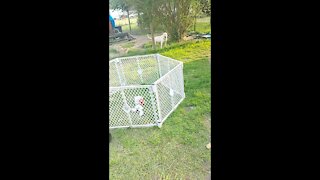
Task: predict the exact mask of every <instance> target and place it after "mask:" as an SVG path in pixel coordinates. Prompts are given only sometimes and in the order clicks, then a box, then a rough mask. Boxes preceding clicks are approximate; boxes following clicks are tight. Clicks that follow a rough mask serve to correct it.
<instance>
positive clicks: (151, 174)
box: [109, 41, 211, 179]
mask: <svg viewBox="0 0 320 180" xmlns="http://www.w3.org/2000/svg"><path fill="white" fill-rule="evenodd" d="M207 43H209V44H207ZM194 44H196V45H194ZM195 47H197V48H195ZM208 47H209V48H208ZM181 49H185V50H188V49H190V51H187V52H188V54H189V55H187V54H185V53H184V52H183V51H182V50H181ZM191 49H193V51H194V52H196V51H197V49H200V51H201V52H200V51H199V52H196V53H194V52H192V51H191ZM205 50H206V51H209V52H205ZM160 53H161V54H163V55H166V56H169V57H172V58H175V59H179V57H186V56H190V58H191V57H192V58H193V59H190V60H186V59H182V61H184V62H185V64H184V80H185V93H186V98H185V100H184V101H183V102H182V103H181V104H180V105H179V107H178V108H177V109H176V110H175V111H174V112H173V113H172V114H171V115H170V116H169V118H168V119H167V120H166V121H165V123H164V124H163V127H162V128H161V129H159V128H158V127H152V128H139V129H115V130H112V131H111V133H112V136H113V139H112V142H111V143H110V155H109V156H110V161H109V167H110V168H109V169H110V171H109V172H110V179H160V178H165V179H186V178H188V179H205V177H207V176H208V174H209V172H210V164H211V163H210V162H211V160H210V150H208V149H206V147H205V146H206V144H207V143H208V142H209V141H210V139H209V132H210V127H208V124H210V123H208V116H210V115H211V112H210V111H211V110H210V105H211V102H210V82H211V81H210V79H211V78H210V66H209V62H208V58H207V56H206V55H205V54H210V41H208V42H206V41H202V42H199V44H197V43H187V44H184V45H181V44H177V45H176V46H172V47H170V48H167V49H163V50H161V52H160ZM198 53H199V54H198ZM194 54H197V55H194ZM200 54H203V56H202V57H201V56H200ZM180 60H181V59H180Z"/></svg>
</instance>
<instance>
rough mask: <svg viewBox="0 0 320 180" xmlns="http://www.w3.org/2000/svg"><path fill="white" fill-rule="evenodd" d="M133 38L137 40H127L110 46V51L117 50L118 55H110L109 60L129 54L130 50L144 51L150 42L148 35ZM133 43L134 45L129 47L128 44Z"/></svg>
mask: <svg viewBox="0 0 320 180" xmlns="http://www.w3.org/2000/svg"><path fill="white" fill-rule="evenodd" d="M133 37H134V38H135V39H134V40H131V41H127V40H125V41H121V42H117V43H113V44H111V45H109V49H115V50H116V51H117V53H114V52H115V51H114V52H112V53H110V54H109V60H111V59H114V58H116V57H119V56H124V55H126V54H128V51H129V50H130V49H141V50H144V47H143V45H144V44H146V43H148V42H150V39H148V37H147V36H146V35H136V36H133ZM132 43H133V45H130V46H128V44H132Z"/></svg>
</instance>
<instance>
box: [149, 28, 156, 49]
mask: <svg viewBox="0 0 320 180" xmlns="http://www.w3.org/2000/svg"><path fill="white" fill-rule="evenodd" d="M150 31H151V39H152V48H153V50H156V43H155V41H154V28H153V24H152V23H150Z"/></svg>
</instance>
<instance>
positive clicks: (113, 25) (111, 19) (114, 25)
mask: <svg viewBox="0 0 320 180" xmlns="http://www.w3.org/2000/svg"><path fill="white" fill-rule="evenodd" d="M109 21H110V22H111V26H112V28H115V27H116V23H115V22H114V19H113V18H112V17H111V16H110V15H109Z"/></svg>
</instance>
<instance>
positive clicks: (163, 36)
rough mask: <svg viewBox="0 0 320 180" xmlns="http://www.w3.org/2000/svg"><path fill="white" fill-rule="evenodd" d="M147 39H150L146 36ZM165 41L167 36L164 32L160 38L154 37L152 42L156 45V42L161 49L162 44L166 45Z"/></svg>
mask: <svg viewBox="0 0 320 180" xmlns="http://www.w3.org/2000/svg"><path fill="white" fill-rule="evenodd" d="M147 36H148V38H149V39H152V38H151V37H150V36H149V34H147ZM167 41H168V34H167V33H166V32H164V33H163V34H162V35H161V36H156V37H154V42H155V44H157V42H159V43H160V46H161V48H162V44H163V42H165V45H167Z"/></svg>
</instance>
